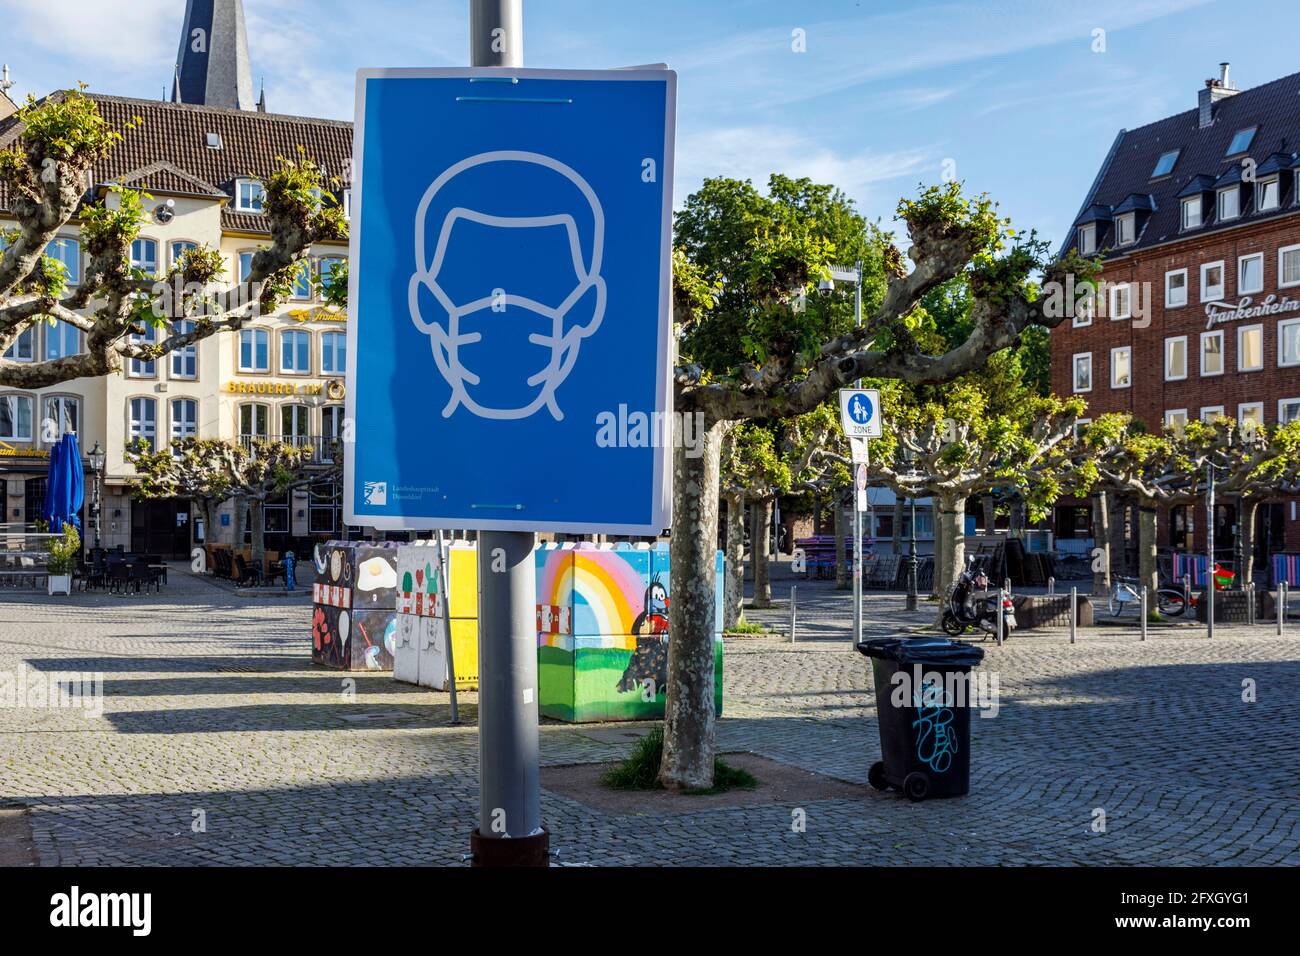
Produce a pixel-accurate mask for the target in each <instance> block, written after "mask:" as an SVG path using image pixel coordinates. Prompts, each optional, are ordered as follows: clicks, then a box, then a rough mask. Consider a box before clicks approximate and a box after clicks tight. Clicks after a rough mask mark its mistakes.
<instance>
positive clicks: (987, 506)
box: [984, 495, 998, 534]
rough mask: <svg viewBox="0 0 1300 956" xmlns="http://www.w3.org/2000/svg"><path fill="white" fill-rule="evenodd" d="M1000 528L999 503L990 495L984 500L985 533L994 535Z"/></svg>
mask: <svg viewBox="0 0 1300 956" xmlns="http://www.w3.org/2000/svg"><path fill="white" fill-rule="evenodd" d="M997 526H998V512H997V502H996V501H994V500H993V496H992V495H989V496H988V497H986V498H985V499H984V533H985V534H993V533H994V532H995V531H996V530H997Z"/></svg>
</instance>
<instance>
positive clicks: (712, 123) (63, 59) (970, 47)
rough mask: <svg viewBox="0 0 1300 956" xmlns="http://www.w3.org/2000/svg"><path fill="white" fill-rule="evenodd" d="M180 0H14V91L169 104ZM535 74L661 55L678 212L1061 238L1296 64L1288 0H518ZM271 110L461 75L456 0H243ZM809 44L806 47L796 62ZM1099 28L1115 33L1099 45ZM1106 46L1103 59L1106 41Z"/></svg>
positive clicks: (7, 39) (9, 24)
mask: <svg viewBox="0 0 1300 956" xmlns="http://www.w3.org/2000/svg"><path fill="white" fill-rule="evenodd" d="M184 6H185V4H184V0H126V2H124V3H105V2H104V0H57V2H50V0H0V23H3V24H5V31H4V35H3V36H2V37H0V60H3V61H4V62H7V63H9V64H10V67H11V69H12V71H13V76H14V79H15V80H16V81H17V89H16V92H20V93H26V92H28V91H31V92H35V93H37V94H41V93H44V92H46V91H48V90H49V89H51V88H55V87H59V86H66V85H68V84H69V83H70V82H74V81H78V80H80V81H83V82H86V83H88V84H89V85H90V86H91V88H92V89H95V90H98V91H101V92H107V93H116V94H120V95H127V96H141V97H157V96H161V95H162V92H163V88H164V86H165V85H166V84H167V83H168V81H169V79H170V77H171V74H172V64H173V62H174V60H175V56H176V48H177V45H178V42H179V36H180V21H181V16H182V12H183V10H184ZM524 6H525V29H526V39H525V59H526V62H527V64H528V65H530V66H539V67H541V66H545V67H575V68H602V67H616V66H628V65H633V64H638V63H652V62H667V63H668V64H669V65H670V66H672V67H674V68H675V69H676V70H678V72H679V74H680V90H679V95H680V103H679V110H678V116H679V120H678V152H677V163H678V176H677V184H676V186H677V194H678V200H679V201H680V199H681V198H682V197H684V196H685V195H686V193H688V192H689V191H690V190H692V189H694V188H695V187H697V186H698V185H699V183H700V181H701V180H702V179H703V178H704V177H705V176H710V175H730V176H739V177H749V178H752V179H754V180H755V182H759V183H761V182H762V181H764V180H765V179H766V177H767V175H768V173H770V172H773V171H779V172H786V173H790V174H793V175H807V176H811V177H813V178H815V179H818V180H821V181H825V182H833V183H835V184H836V185H838V186H840V187H842V188H843V189H844V190H845V191H846V192H848V193H849V194H850V195H851V196H852V197H853V198H854V199H855V200H856V201H857V203H858V206H859V208H860V209H861V211H862V212H863V213H864V214H866V215H867V216H869V217H870V218H876V217H883V219H884V220H885V222H886V224H888V223H889V221H890V220H891V219H892V215H893V208H894V205H895V204H896V202H897V200H898V197H899V196H901V195H905V194H910V193H912V192H913V191H915V189H916V187H917V184H918V183H921V182H925V183H931V182H938V181H940V180H941V179H942V177H943V174H944V169H945V164H947V165H948V168H950V169H952V170H954V171H955V174H956V176H957V178H959V179H962V180H964V181H965V182H966V184H967V186H968V188H970V189H972V190H974V191H977V192H979V191H987V192H989V193H990V194H991V195H992V196H993V197H994V198H996V199H997V200H998V201H999V202H1000V203H1001V205H1002V208H1003V211H1004V212H1005V213H1006V214H1008V215H1010V216H1011V217H1012V218H1013V220H1014V223H1015V225H1016V226H1017V227H1018V228H1025V229H1027V228H1037V229H1038V230H1039V232H1040V233H1041V234H1042V235H1044V236H1045V237H1047V238H1049V239H1051V240H1052V241H1053V242H1056V241H1058V240H1059V239H1060V238H1061V236H1062V235H1063V233H1064V231H1065V230H1066V229H1067V228H1068V226H1069V223H1070V221H1071V220H1072V219H1073V216H1074V214H1075V212H1076V210H1077V208H1078V206H1079V204H1080V202H1081V201H1082V199H1083V196H1084V193H1085V192H1086V190H1087V188H1088V186H1089V185H1090V183H1091V181H1092V178H1093V176H1094V175H1095V173H1096V170H1097V167H1098V165H1099V164H1100V162H1101V160H1102V157H1103V156H1104V155H1105V153H1106V151H1107V149H1109V147H1110V144H1111V141H1112V140H1113V138H1114V136H1115V134H1116V132H1117V131H1118V130H1119V129H1121V128H1123V127H1128V128H1132V127H1135V126H1140V125H1142V124H1144V123H1148V122H1151V121H1152V120H1155V119H1159V118H1160V117H1162V116H1166V115H1169V114H1171V113H1175V112H1180V111H1182V110H1186V109H1190V108H1191V107H1192V106H1194V105H1195V102H1196V91H1197V89H1198V88H1199V87H1200V86H1201V85H1202V83H1203V81H1204V79H1205V78H1206V77H1209V76H1212V75H1217V72H1218V66H1217V64H1218V62H1219V61H1220V60H1230V61H1231V62H1232V64H1233V79H1234V81H1235V82H1236V83H1237V85H1238V86H1240V87H1242V88H1247V87H1250V86H1255V85H1258V84H1260V83H1264V82H1267V81H1268V80H1271V79H1275V78H1276V77H1279V76H1283V75H1285V74H1287V73H1291V72H1295V71H1298V70H1300V55H1297V54H1296V52H1295V40H1294V29H1292V28H1287V27H1285V25H1286V24H1292V26H1293V25H1294V22H1295V21H1294V0H1262V2H1254V3H1251V4H1250V5H1249V6H1244V7H1243V6H1242V5H1241V4H1239V3H1234V2H1232V0H1091V2H1088V3H1080V2H1077V0H1073V2H1067V0H978V2H968V3H944V2H931V0H911V2H885V0H654V2H651V0H525V4H524ZM245 9H246V11H247V14H248V19H249V23H250V38H249V42H250V47H251V55H252V59H253V64H254V82H255V83H257V82H258V81H259V80H260V79H261V78H262V77H263V76H264V77H265V80H266V87H267V97H268V100H269V102H270V106H271V109H272V110H273V111H275V112H287V113H298V114H306V115H315V116H327V117H333V118H343V119H350V118H351V116H352V84H353V73H354V71H355V70H356V69H357V68H358V67H378V66H442V65H457V64H461V63H464V62H466V58H467V56H468V53H467V45H468V41H467V39H466V32H467V13H466V11H467V3H466V2H464V0H421V2H418V3H413V2H410V0H404V2H398V0H362V2H356V0H352V2H342V0H245ZM796 30H801V31H803V34H802V35H803V37H804V38H805V45H806V50H805V51H804V52H795V51H794V50H793V49H792V46H793V39H794V31H796ZM1096 31H1104V34H1100V35H1099V34H1097V33H1096ZM1099 37H1100V39H1101V40H1102V41H1104V51H1100V52H1099V51H1097V50H1095V49H1094V48H1095V47H1098V46H1101V45H1102V43H1099V40H1098V38H1099Z"/></svg>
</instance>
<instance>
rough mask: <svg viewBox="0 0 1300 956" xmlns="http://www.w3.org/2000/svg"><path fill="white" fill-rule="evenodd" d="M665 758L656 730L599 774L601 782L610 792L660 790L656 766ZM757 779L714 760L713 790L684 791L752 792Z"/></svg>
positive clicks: (660, 734)
mask: <svg viewBox="0 0 1300 956" xmlns="http://www.w3.org/2000/svg"><path fill="white" fill-rule="evenodd" d="M663 756H664V729H663V727H662V726H657V727H655V728H654V729H653V730H651V731H650V733H648V734H646V735H645V736H644V737H642V738H641V739H640V740H638V741H637V743H636V746H635V747H633V748H632V753H630V754H629V755H628V758H627V759H626V760H624V761H623V762H622V763H620V764H618V765H617V766H614V767H611V768H610V769H609V770H606V771H605V772H604V773H603V774H601V777H600V782H601V783H602V784H603V785H604V786H606V787H609V788H610V789H611V790H662V789H663V784H661V783H660V782H659V765H660V763H662V762H663ZM757 786H758V779H757V778H756V777H755V776H754V775H753V774H752V773H750V772H749V771H748V770H744V769H742V768H740V767H733V766H731V765H730V764H726V763H723V762H722V760H720V759H718V758H714V761H713V786H712V787H710V788H708V789H707V790H683V791H682V792H683V793H688V794H691V795H694V796H707V795H708V794H713V793H726V792H727V791H728V790H753V789H754V788H755V787H757Z"/></svg>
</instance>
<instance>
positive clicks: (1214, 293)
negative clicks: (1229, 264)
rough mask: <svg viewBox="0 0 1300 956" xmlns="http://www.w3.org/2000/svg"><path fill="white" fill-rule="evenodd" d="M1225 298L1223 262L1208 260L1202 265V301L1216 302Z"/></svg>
mask: <svg viewBox="0 0 1300 956" xmlns="http://www.w3.org/2000/svg"><path fill="white" fill-rule="evenodd" d="M1222 298H1223V263H1222V262H1207V263H1205V265H1203V266H1201V301H1202V302H1216V301H1218V300H1219V299H1222Z"/></svg>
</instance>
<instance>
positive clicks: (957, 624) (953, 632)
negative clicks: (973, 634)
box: [943, 611, 966, 637]
mask: <svg viewBox="0 0 1300 956" xmlns="http://www.w3.org/2000/svg"><path fill="white" fill-rule="evenodd" d="M964 630H966V625H964V624H962V623H961V621H959V620H957V618H956V617H955V616H954V615H953V613H952V611H944V612H943V631H944V633H945V634H947V635H948V636H949V637H960V636H961V633H962V631H964Z"/></svg>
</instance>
